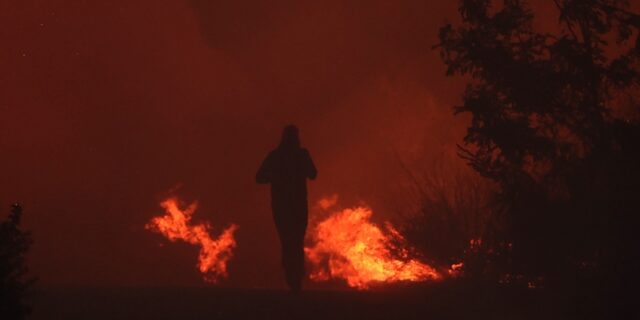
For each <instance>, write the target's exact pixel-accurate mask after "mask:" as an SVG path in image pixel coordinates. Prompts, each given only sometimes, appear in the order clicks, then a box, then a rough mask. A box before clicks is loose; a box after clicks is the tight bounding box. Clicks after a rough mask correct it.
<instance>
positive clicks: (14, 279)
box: [0, 204, 34, 319]
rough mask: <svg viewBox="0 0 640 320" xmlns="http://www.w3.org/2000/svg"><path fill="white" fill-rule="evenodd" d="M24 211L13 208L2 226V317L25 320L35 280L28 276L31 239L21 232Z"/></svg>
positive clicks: (0, 314)
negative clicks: (26, 259)
mask: <svg viewBox="0 0 640 320" xmlns="http://www.w3.org/2000/svg"><path fill="white" fill-rule="evenodd" d="M21 218H22V207H21V206H20V205H19V204H14V205H13V206H12V208H11V214H10V215H9V218H8V219H7V220H6V221H2V222H1V223H0V316H1V318H2V319H24V318H25V317H26V316H27V315H28V314H29V311H30V308H29V306H28V304H27V303H26V302H25V296H26V294H27V290H28V289H29V287H30V286H31V284H32V283H33V281H34V280H33V279H32V278H30V277H28V275H27V271H28V269H27V266H26V261H25V254H26V253H27V251H28V250H29V247H30V246H31V235H30V234H29V233H28V232H25V231H22V230H21V229H20V220H21Z"/></svg>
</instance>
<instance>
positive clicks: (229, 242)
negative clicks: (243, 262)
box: [145, 197, 238, 283]
mask: <svg viewBox="0 0 640 320" xmlns="http://www.w3.org/2000/svg"><path fill="white" fill-rule="evenodd" d="M179 203H180V201H179V200H178V199H177V198H173V197H172V198H168V199H166V200H164V201H162V202H161V203H160V206H162V207H163V208H164V210H165V215H163V216H159V217H154V218H153V219H151V221H150V222H149V223H147V224H146V225H145V229H147V230H151V231H154V232H157V233H160V234H162V235H163V236H165V237H166V238H167V239H169V240H170V241H171V242H175V241H178V240H181V241H184V242H187V243H190V244H193V245H197V246H199V247H200V253H199V255H198V264H197V266H198V270H200V272H201V273H202V275H203V278H204V280H205V281H206V282H209V283H215V282H217V281H218V280H219V279H220V278H225V277H227V275H228V273H227V262H228V261H229V259H231V257H232V256H233V249H234V248H235V247H236V241H235V239H234V236H233V234H234V232H235V231H236V230H237V229H238V226H237V225H235V224H232V225H231V226H229V227H228V228H226V229H225V230H224V231H223V232H222V234H221V235H220V236H219V237H218V238H217V239H213V238H211V235H210V234H209V231H210V230H211V225H210V224H209V223H198V224H192V222H191V218H192V216H193V213H194V212H195V211H196V209H197V208H198V203H197V202H194V203H192V204H190V205H189V206H187V207H186V208H185V209H180V207H179Z"/></svg>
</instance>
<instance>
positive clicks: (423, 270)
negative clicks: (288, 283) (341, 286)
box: [305, 196, 442, 289]
mask: <svg viewBox="0 0 640 320" xmlns="http://www.w3.org/2000/svg"><path fill="white" fill-rule="evenodd" d="M336 202H337V198H336V197H335V196H334V197H332V198H326V199H321V200H320V201H319V202H318V206H319V207H320V208H321V209H324V210H330V215H329V216H328V217H327V218H325V219H324V220H322V221H320V222H319V223H318V224H317V225H316V226H315V227H314V228H313V229H312V230H310V232H309V234H308V238H309V240H310V242H311V243H312V245H311V246H307V247H306V248H305V253H306V256H307V258H308V260H309V262H310V263H311V265H312V270H311V273H310V275H309V277H310V278H311V280H313V281H327V280H330V279H343V280H345V281H346V282H347V284H348V285H349V286H350V287H354V288H358V289H367V288H369V287H370V286H371V285H373V284H380V283H392V282H400V281H410V282H415V281H427V280H438V279H441V278H442V275H441V274H440V273H439V272H438V271H436V269H434V268H433V267H431V266H429V265H428V264H426V263H423V262H421V261H419V260H417V259H414V258H411V257H410V248H408V246H407V244H406V241H405V239H404V237H403V236H402V235H401V234H400V233H399V232H398V231H397V230H396V229H395V228H394V227H393V225H391V224H390V223H389V222H387V223H385V225H384V227H379V226H377V225H375V224H374V223H372V222H371V221H370V219H371V216H372V214H373V212H372V211H371V209H370V208H368V207H366V206H357V207H354V208H347V209H343V210H340V209H335V204H336ZM332 208H333V209H332Z"/></svg>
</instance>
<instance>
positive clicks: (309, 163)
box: [304, 149, 318, 180]
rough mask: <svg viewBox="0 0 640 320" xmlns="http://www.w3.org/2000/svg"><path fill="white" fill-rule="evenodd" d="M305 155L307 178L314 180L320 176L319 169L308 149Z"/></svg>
mask: <svg viewBox="0 0 640 320" xmlns="http://www.w3.org/2000/svg"><path fill="white" fill-rule="evenodd" d="M304 156H305V175H306V177H307V178H309V179H311V180H314V179H315V178H316V177H317V176H318V170H317V169H316V166H315V164H313V159H311V155H310V154H309V151H308V150H306V149H305V150H304Z"/></svg>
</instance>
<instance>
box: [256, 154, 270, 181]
mask: <svg viewBox="0 0 640 320" xmlns="http://www.w3.org/2000/svg"><path fill="white" fill-rule="evenodd" d="M272 162H273V160H272V156H271V153H269V154H268V155H267V157H266V158H265V159H264V160H263V161H262V164H261V165H260V169H258V173H256V182H257V183H260V184H266V183H271V180H272V177H273V164H272Z"/></svg>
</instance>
